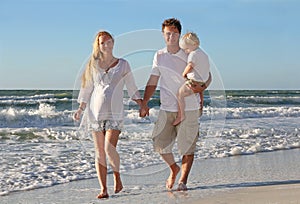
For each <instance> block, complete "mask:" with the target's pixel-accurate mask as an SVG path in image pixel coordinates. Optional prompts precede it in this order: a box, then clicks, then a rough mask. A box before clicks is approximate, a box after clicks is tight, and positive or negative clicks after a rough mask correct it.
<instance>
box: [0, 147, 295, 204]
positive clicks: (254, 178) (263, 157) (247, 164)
mask: <svg viewBox="0 0 300 204" xmlns="http://www.w3.org/2000/svg"><path fill="white" fill-rule="evenodd" d="M299 153H300V149H293V150H284V151H275V152H265V153H259V154H254V155H244V156H234V157H227V158H216V159H206V160H196V161H195V163H194V166H193V168H192V171H191V174H190V177H189V182H188V189H189V190H188V191H187V192H177V191H175V189H174V191H172V192H168V191H166V190H165V188H164V182H165V179H166V178H167V176H168V169H166V168H165V166H164V165H157V166H152V167H149V168H148V169H145V168H143V169H140V170H136V171H134V172H126V174H125V173H123V174H122V178H123V183H124V190H123V191H122V192H121V193H119V194H114V193H113V182H112V175H109V180H108V185H109V194H110V198H109V199H107V200H98V199H96V198H95V197H96V195H97V193H98V192H99V185H98V181H97V179H87V180H81V181H75V182H70V183H66V184H61V185H55V186H52V187H48V188H40V189H35V190H29V191H22V192H14V193H10V194H9V195H6V196H2V197H1V198H0V203H9V204H11V203H22V204H24V203H30V204H31V203H45V204H46V203H133V204H134V203H137V204H138V203H168V204H171V203H195V204H196V203H199V204H200V203H216V204H217V203H220V204H221V203H222V204H223V203H262V204H263V203H266V204H267V203H300V174H299V172H300V157H299ZM149 172H151V173H149Z"/></svg>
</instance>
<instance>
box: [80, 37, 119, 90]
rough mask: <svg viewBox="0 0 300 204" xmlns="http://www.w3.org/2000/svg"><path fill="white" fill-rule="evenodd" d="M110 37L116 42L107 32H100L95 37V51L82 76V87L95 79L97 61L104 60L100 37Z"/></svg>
mask: <svg viewBox="0 0 300 204" xmlns="http://www.w3.org/2000/svg"><path fill="white" fill-rule="evenodd" d="M104 35H106V36H108V37H110V38H111V39H112V40H114V38H113V37H112V35H111V34H110V33H109V32H107V31H99V32H98V33H97V35H96V37H95V40H94V43H93V51H92V54H91V57H90V59H89V61H88V63H87V64H86V66H85V70H84V72H83V74H82V76H81V87H83V88H84V87H85V86H86V84H87V82H88V81H90V80H92V79H93V69H96V63H97V60H99V59H101V58H102V53H101V51H100V49H99V37H100V36H104Z"/></svg>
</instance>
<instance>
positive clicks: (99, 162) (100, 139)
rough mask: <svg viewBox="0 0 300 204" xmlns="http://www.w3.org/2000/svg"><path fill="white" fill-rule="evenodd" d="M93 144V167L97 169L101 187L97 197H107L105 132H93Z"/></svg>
mask: <svg viewBox="0 0 300 204" xmlns="http://www.w3.org/2000/svg"><path fill="white" fill-rule="evenodd" d="M92 135H93V139H94V146H95V167H96V171H97V177H98V180H99V184H100V187H101V191H100V194H99V195H98V198H100V199H101V198H108V193H107V185H106V177H107V165H106V156H105V150H104V146H105V145H104V144H105V136H104V135H105V132H100V131H99V132H98V131H97V132H96V131H95V132H93V133H92Z"/></svg>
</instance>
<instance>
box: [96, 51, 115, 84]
mask: <svg viewBox="0 0 300 204" xmlns="http://www.w3.org/2000/svg"><path fill="white" fill-rule="evenodd" d="M116 62H117V61H116V58H114V57H113V58H112V59H111V60H110V61H109V63H107V66H105V68H103V66H102V67H100V63H99V69H100V71H99V74H100V81H99V82H100V84H101V85H103V86H107V85H109V84H110V83H111V81H112V78H113V74H114V73H112V72H109V70H110V68H111V66H112V65H113V64H115V63H116Z"/></svg>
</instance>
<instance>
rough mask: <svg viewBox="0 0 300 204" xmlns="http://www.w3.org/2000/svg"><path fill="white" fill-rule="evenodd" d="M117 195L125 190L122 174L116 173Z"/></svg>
mask: <svg viewBox="0 0 300 204" xmlns="http://www.w3.org/2000/svg"><path fill="white" fill-rule="evenodd" d="M114 183H115V193H119V192H120V191H121V190H122V189H123V185H122V181H121V177H120V173H118V172H114Z"/></svg>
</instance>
